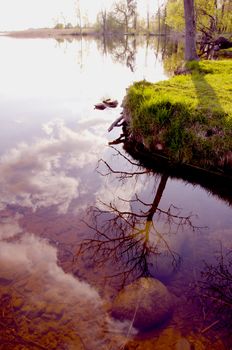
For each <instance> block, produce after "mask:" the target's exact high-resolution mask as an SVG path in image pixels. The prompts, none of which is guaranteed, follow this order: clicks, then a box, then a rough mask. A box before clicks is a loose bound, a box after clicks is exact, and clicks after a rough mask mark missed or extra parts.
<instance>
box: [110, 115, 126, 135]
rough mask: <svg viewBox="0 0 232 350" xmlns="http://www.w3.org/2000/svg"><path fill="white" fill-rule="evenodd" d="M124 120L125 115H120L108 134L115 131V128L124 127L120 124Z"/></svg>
mask: <svg viewBox="0 0 232 350" xmlns="http://www.w3.org/2000/svg"><path fill="white" fill-rule="evenodd" d="M123 119H124V116H123V115H120V117H118V118H117V119H116V120H115V121H114V122H113V123H112V124H111V125H110V127H109V129H108V132H110V131H111V130H113V128H114V127H119V126H122V124H121V123H120V124H119V122H121V121H122V120H123Z"/></svg>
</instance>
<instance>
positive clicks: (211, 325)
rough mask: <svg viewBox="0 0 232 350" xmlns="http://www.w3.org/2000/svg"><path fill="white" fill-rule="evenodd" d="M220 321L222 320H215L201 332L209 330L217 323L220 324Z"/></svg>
mask: <svg viewBox="0 0 232 350" xmlns="http://www.w3.org/2000/svg"><path fill="white" fill-rule="evenodd" d="M219 322H220V321H219V320H217V321H214V322H213V323H211V324H210V325H209V326H208V327H205V328H204V329H202V331H201V334H204V333H206V332H208V331H209V330H210V329H211V328H213V326H216V324H218V323H219Z"/></svg>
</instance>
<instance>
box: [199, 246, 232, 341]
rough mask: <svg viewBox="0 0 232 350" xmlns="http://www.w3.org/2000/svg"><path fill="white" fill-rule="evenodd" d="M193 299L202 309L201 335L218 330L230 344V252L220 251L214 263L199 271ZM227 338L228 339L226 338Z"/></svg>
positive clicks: (231, 260) (231, 307)
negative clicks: (202, 327)
mask: <svg viewBox="0 0 232 350" xmlns="http://www.w3.org/2000/svg"><path fill="white" fill-rule="evenodd" d="M195 290H196V295H195V296H194V299H195V300H196V298H197V300H200V302H201V307H202V308H204V314H205V321H206V322H207V327H205V328H204V329H203V330H202V331H201V333H205V332H208V331H209V330H211V328H214V329H215V328H220V330H221V331H222V332H224V333H225V334H224V335H225V339H227V340H228V339H229V340H228V341H229V343H230V344H231V340H232V334H231V323H232V250H231V249H228V250H227V252H225V251H223V250H222V246H221V249H220V252H219V254H218V255H217V259H216V263H212V264H209V263H206V262H205V266H204V270H203V271H201V278H200V280H198V281H197V283H196V286H195ZM228 336H229V338H228Z"/></svg>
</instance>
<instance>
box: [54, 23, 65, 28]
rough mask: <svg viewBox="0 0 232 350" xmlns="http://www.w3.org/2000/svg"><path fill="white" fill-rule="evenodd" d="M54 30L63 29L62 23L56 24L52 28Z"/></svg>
mask: <svg viewBox="0 0 232 350" xmlns="http://www.w3.org/2000/svg"><path fill="white" fill-rule="evenodd" d="M54 29H64V25H63V23H57V24H56V25H55V27H54Z"/></svg>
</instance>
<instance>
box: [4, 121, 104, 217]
mask: <svg viewBox="0 0 232 350" xmlns="http://www.w3.org/2000/svg"><path fill="white" fill-rule="evenodd" d="M43 128H44V131H45V133H46V134H47V137H45V138H43V139H40V140H37V141H36V142H35V143H34V144H32V145H29V144H26V143H21V144H19V145H18V146H17V147H16V148H13V149H11V150H9V151H8V152H7V153H6V154H5V155H3V156H2V157H1V160H0V172H1V175H2V176H1V179H0V188H1V190H0V191H1V192H0V195H1V200H2V203H11V204H17V205H21V206H26V207H31V208H32V209H33V210H36V209H37V208H39V207H48V206H51V205H55V206H57V208H58V210H59V212H60V213H65V212H66V211H67V210H68V208H69V205H70V203H71V202H72V200H73V199H75V198H77V197H78V196H79V195H80V193H83V192H84V191H85V176H84V173H85V171H89V167H91V165H93V164H95V163H96V161H97V156H98V153H99V151H100V150H101V148H102V146H103V145H104V143H105V139H103V138H102V137H101V136H98V135H96V134H93V133H92V132H91V131H88V130H80V131H77V132H76V131H73V130H71V129H70V128H68V127H67V126H65V125H64V123H63V122H62V121H55V122H50V123H48V124H46V125H44V127H43ZM88 175H89V174H88ZM4 206H5V204H2V205H1V207H2V208H4Z"/></svg>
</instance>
